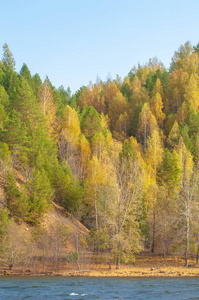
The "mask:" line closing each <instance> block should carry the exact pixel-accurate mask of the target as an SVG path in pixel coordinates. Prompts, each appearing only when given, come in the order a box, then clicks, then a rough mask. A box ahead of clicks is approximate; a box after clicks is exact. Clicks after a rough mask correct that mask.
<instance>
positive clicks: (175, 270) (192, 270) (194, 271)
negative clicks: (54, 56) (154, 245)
mask: <svg viewBox="0 0 199 300" xmlns="http://www.w3.org/2000/svg"><path fill="white" fill-rule="evenodd" d="M0 276H2V277H96V278H97V277H99V278H105V277H107V278H145V277H146V278H150V277H151V278H153V277H154V278H160V277H168V278H172V277H176V278H180V277H199V268H198V267H187V268H186V267H182V266H178V267H173V266H172V267H169V266H167V267H160V268H149V267H144V268H140V267H126V266H122V267H121V268H120V269H118V270H116V269H112V270H110V269H104V268H102V269H98V270H97V269H91V270H75V271H72V270H70V271H66V270H64V271H63V270H62V271H59V272H53V271H52V272H51V271H47V272H42V271H40V272H39V271H35V272H33V271H31V270H25V271H22V270H12V271H10V270H0Z"/></svg>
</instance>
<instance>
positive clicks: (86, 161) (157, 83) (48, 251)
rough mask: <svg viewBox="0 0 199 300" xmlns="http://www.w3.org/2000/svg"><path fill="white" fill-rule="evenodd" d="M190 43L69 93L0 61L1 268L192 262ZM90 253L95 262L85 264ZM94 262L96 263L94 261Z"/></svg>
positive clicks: (196, 138)
mask: <svg viewBox="0 0 199 300" xmlns="http://www.w3.org/2000/svg"><path fill="white" fill-rule="evenodd" d="M198 56H199V45H196V46H192V45H191V44H190V42H186V43H185V44H184V45H181V46H180V47H179V49H178V50H177V51H175V53H174V55H173V57H172V58H171V64H170V68H169V70H167V69H166V68H165V67H164V64H163V63H162V62H161V61H159V60H158V59H157V58H153V59H150V60H149V62H148V63H146V64H145V65H143V66H141V65H138V66H135V67H133V68H131V69H130V71H129V73H128V74H127V76H126V77H125V78H124V79H121V78H120V77H119V76H117V77H116V79H110V78H109V79H107V81H105V82H103V81H101V80H97V82H96V83H94V84H93V83H90V84H89V85H88V86H82V87H81V88H80V89H79V90H78V91H77V92H76V93H75V94H74V95H71V92H70V89H69V88H68V89H67V90H65V89H64V87H63V86H60V87H59V88H55V86H53V84H52V83H51V81H50V79H49V78H48V77H46V78H45V80H44V81H42V80H41V78H40V76H39V74H35V75H32V74H31V72H30V70H29V69H28V66H27V65H26V64H25V63H24V64H23V66H22V68H21V70H20V72H19V73H18V72H16V69H15V59H14V56H13V54H12V52H11V51H10V49H9V47H8V45H7V44H5V45H4V47H3V57H2V60H1V61H0V257H1V261H2V264H4V263H5V264H9V265H10V266H12V265H14V266H15V265H16V264H17V265H20V264H21V265H23V266H24V267H25V266H29V265H31V266H32V268H33V267H34V265H35V267H36V266H37V267H38V265H39V266H40V267H41V266H42V268H43V270H49V269H53V270H59V269H60V265H61V262H63V261H65V262H67V263H69V264H70V266H72V265H74V267H76V268H77V269H80V268H81V264H85V263H86V262H88V261H90V263H91V261H94V262H95V261H96V260H97V261H98V260H99V262H102V261H104V262H105V264H106V265H113V264H114V265H115V267H116V268H117V269H119V268H120V264H134V263H135V259H136V257H137V255H138V254H139V253H141V251H142V252H144V253H149V255H155V256H158V255H160V256H161V257H164V259H166V258H167V257H168V256H172V257H177V258H181V257H184V260H185V265H186V266H188V265H189V259H191V258H193V259H194V260H195V261H196V262H197V261H198V258H199V238H198V229H199V228H198V224H199V222H198V215H199V201H198V199H199V170H198V159H199V155H198V153H199V65H198V61H199V57H198ZM94 258H96V260H95V259H94ZM99 258H100V259H99Z"/></svg>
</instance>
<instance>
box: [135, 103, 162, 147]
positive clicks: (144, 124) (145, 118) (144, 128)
mask: <svg viewBox="0 0 199 300" xmlns="http://www.w3.org/2000/svg"><path fill="white" fill-rule="evenodd" d="M155 128H157V121H156V119H155V117H154V115H153V114H152V112H151V110H150V107H149V104H148V103H145V104H144V105H143V108H142V111H141V113H140V115H139V128H138V133H137V137H138V140H139V141H140V142H141V144H142V145H143V146H144V150H146V147H147V137H148V136H149V135H151V133H152V131H153V130H154V129H155Z"/></svg>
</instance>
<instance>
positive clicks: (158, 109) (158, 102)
mask: <svg viewBox="0 0 199 300" xmlns="http://www.w3.org/2000/svg"><path fill="white" fill-rule="evenodd" d="M162 109H163V102H162V97H161V94H160V93H159V92H157V93H156V94H155V95H154V96H153V97H152V99H151V111H152V113H153V115H154V116H155V117H156V120H157V123H158V125H159V127H161V128H162V127H163V122H164V120H165V118H166V116H165V114H164V113H163V112H162Z"/></svg>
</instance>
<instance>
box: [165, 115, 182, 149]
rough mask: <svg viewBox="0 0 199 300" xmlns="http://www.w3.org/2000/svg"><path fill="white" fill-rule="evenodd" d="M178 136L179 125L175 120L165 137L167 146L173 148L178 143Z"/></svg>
mask: <svg viewBox="0 0 199 300" xmlns="http://www.w3.org/2000/svg"><path fill="white" fill-rule="evenodd" d="M179 138H180V133H179V125H178V122H177V121H175V122H174V124H173V126H172V128H171V131H170V133H169V135H168V138H167V145H168V148H171V149H172V148H174V147H175V146H176V145H177V144H178V142H179Z"/></svg>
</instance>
